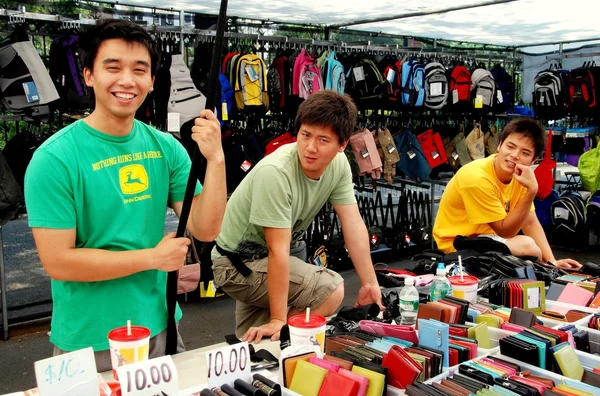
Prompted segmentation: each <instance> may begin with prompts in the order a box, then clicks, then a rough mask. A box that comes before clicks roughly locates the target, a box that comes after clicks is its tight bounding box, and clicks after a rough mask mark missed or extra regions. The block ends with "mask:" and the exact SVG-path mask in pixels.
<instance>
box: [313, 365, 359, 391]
mask: <svg viewBox="0 0 600 396" xmlns="http://www.w3.org/2000/svg"><path fill="white" fill-rule="evenodd" d="M357 393H358V382H356V381H354V380H352V379H350V378H348V377H344V376H343V375H341V374H338V373H336V372H333V371H330V372H329V373H328V374H327V376H326V377H325V380H324V381H323V384H322V385H321V389H319V396H329V395H344V396H356V395H357Z"/></svg>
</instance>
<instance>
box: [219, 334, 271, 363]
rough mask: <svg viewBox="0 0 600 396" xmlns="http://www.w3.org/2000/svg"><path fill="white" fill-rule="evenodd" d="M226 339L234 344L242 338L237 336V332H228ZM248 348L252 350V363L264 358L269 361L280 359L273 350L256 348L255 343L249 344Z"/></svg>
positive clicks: (230, 343)
mask: <svg viewBox="0 0 600 396" xmlns="http://www.w3.org/2000/svg"><path fill="white" fill-rule="evenodd" d="M225 341H226V342H227V343H228V344H229V345H234V344H238V343H240V342H241V341H240V339H239V338H237V337H236V335H235V334H227V335H225ZM248 349H249V350H250V361H251V362H252V363H258V362H262V361H263V360H265V361H267V362H278V361H279V360H278V359H277V358H276V357H275V355H273V354H272V353H271V352H269V351H267V350H266V349H260V350H258V351H257V350H256V349H254V345H252V344H248Z"/></svg>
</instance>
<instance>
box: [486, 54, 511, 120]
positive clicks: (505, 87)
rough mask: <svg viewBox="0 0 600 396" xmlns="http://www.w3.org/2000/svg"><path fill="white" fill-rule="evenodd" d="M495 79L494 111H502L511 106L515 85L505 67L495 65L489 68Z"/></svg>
mask: <svg viewBox="0 0 600 396" xmlns="http://www.w3.org/2000/svg"><path fill="white" fill-rule="evenodd" d="M490 71H491V72H492V76H493V77H494V80H495V81H496V100H495V103H494V106H493V108H494V111H495V112H497V113H503V112H505V111H506V110H508V109H510V108H511V107H512V106H513V104H514V103H513V102H514V100H515V85H514V83H513V78H512V76H511V75H510V74H508V72H507V71H506V69H505V68H503V67H502V66H500V65H496V66H494V67H493V68H492V70H490Z"/></svg>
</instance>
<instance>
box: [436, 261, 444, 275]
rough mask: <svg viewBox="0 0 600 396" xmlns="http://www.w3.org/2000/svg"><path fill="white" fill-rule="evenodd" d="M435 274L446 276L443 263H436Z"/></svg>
mask: <svg viewBox="0 0 600 396" xmlns="http://www.w3.org/2000/svg"><path fill="white" fill-rule="evenodd" d="M436 274H437V275H439V276H446V267H445V266H444V263H438V267H437V271H436Z"/></svg>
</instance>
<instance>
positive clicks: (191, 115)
mask: <svg viewBox="0 0 600 396" xmlns="http://www.w3.org/2000/svg"><path fill="white" fill-rule="evenodd" d="M170 72H171V90H170V94H169V104H168V105H167V111H168V112H169V113H179V114H180V116H179V117H180V118H179V120H180V121H179V125H180V126H181V125H183V124H185V123H186V122H187V121H190V120H193V119H195V118H196V117H198V114H200V111H202V110H204V108H205V107H206V96H204V95H202V93H201V92H200V91H199V90H198V89H197V88H196V86H195V85H194V82H193V81H192V76H191V75H190V70H189V69H188V68H187V66H186V65H185V62H184V60H183V55H181V54H173V55H172V56H171V68H170ZM169 132H170V133H172V134H173V135H174V136H176V137H177V138H179V139H181V135H180V132H179V130H178V131H169Z"/></svg>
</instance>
